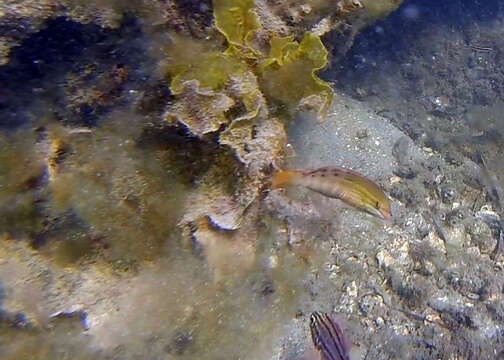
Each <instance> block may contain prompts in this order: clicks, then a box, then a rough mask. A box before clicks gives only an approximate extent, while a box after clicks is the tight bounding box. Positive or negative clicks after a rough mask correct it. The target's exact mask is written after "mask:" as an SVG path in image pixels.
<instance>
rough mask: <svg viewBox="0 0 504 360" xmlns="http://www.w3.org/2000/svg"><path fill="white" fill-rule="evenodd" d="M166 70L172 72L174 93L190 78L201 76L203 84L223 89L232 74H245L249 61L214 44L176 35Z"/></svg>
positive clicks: (198, 78)
mask: <svg viewBox="0 0 504 360" xmlns="http://www.w3.org/2000/svg"><path fill="white" fill-rule="evenodd" d="M162 70H163V72H166V73H169V74H171V75H172V81H171V86H170V89H171V91H172V93H173V94H180V93H182V91H183V88H184V84H183V83H184V82H185V81H188V80H198V81H199V84H200V87H201V88H208V89H211V90H221V89H222V88H223V87H224V86H225V85H226V84H227V82H228V81H229V78H230V76H239V75H242V74H244V73H245V72H246V70H247V65H246V64H245V63H244V62H242V61H240V59H238V58H234V57H230V56H228V55H226V54H224V53H223V52H221V51H217V50H215V49H213V48H212V47H211V46H210V44H207V43H203V42H198V41H195V40H193V39H187V38H184V37H181V36H174V37H173V41H172V45H171V46H170V49H169V54H168V60H167V61H166V63H165V64H164V66H163V69H162Z"/></svg>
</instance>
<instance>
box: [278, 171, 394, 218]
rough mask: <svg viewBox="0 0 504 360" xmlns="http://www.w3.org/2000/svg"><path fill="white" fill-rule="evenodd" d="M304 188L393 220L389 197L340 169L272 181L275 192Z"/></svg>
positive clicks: (288, 173) (288, 175)
mask: <svg viewBox="0 0 504 360" xmlns="http://www.w3.org/2000/svg"><path fill="white" fill-rule="evenodd" d="M288 186H304V187H307V188H308V189H310V190H313V191H316V192H318V193H321V194H323V195H325V196H328V197H331V198H336V199H340V200H341V201H343V202H345V203H347V204H348V205H351V206H353V207H356V208H358V209H360V210H362V211H365V212H367V213H369V214H371V215H374V216H377V217H379V218H380V219H384V220H389V219H391V218H392V213H391V212H390V204H389V202H388V199H387V197H386V196H385V193H384V192H383V191H382V190H381V189H380V188H379V187H378V185H376V184H375V183H374V182H372V181H371V180H369V179H367V178H366V177H364V176H363V175H361V174H359V173H358V172H356V171H352V170H347V169H343V168H340V167H323V168H320V169H317V170H310V171H301V170H285V171H279V172H277V173H276V174H274V175H273V178H272V179H271V188H272V189H279V188H284V187H288Z"/></svg>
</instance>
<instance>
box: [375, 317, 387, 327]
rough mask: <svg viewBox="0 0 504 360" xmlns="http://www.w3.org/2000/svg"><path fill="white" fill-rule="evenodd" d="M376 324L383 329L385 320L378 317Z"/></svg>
mask: <svg viewBox="0 0 504 360" xmlns="http://www.w3.org/2000/svg"><path fill="white" fill-rule="evenodd" d="M375 322H376V326H378V327H379V328H382V327H383V325H385V320H384V319H383V318H382V317H381V316H378V317H377V318H376V320H375Z"/></svg>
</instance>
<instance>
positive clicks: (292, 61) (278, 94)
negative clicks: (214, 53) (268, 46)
mask: <svg viewBox="0 0 504 360" xmlns="http://www.w3.org/2000/svg"><path fill="white" fill-rule="evenodd" d="M272 44H274V45H275V46H274V47H273V46H272V51H271V52H270V56H269V57H268V58H267V59H266V60H265V61H264V62H263V64H262V67H263V72H262V74H261V78H262V84H263V88H264V89H265V92H266V94H267V95H268V96H269V97H270V98H272V99H274V100H277V101H280V102H282V103H284V104H286V105H290V106H291V107H295V106H297V105H298V104H299V103H300V102H301V101H302V100H303V99H306V98H308V97H310V98H315V97H316V98H318V99H319V101H317V102H318V103H319V104H321V108H320V109H318V113H319V115H320V117H322V118H324V117H325V115H326V113H327V110H328V108H329V106H330V104H331V100H332V96H333V90H332V88H331V86H329V84H328V83H326V82H325V81H324V80H322V79H320V78H319V77H318V76H317V71H319V70H320V69H322V68H324V67H325V66H326V65H327V63H328V52H327V50H326V48H325V46H324V44H322V41H321V40H320V38H319V37H318V36H316V35H313V34H311V33H306V34H305V36H304V38H303V40H302V41H301V42H300V43H297V42H296V41H294V40H292V38H290V37H289V38H274V40H272ZM320 100H321V101H320ZM291 110H292V108H291Z"/></svg>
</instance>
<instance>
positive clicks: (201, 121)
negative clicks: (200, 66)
mask: <svg viewBox="0 0 504 360" xmlns="http://www.w3.org/2000/svg"><path fill="white" fill-rule="evenodd" d="M182 86H183V89H182V90H181V91H180V92H181V94H180V96H177V97H176V101H177V102H176V103H175V105H174V106H173V107H172V108H171V109H170V111H168V112H167V113H166V119H167V120H168V121H169V122H172V123H176V122H177V121H178V122H179V123H181V124H184V125H185V126H187V127H188V128H189V129H190V130H191V132H192V133H193V134H194V135H198V136H203V135H205V134H207V133H210V132H215V131H217V130H219V128H220V127H221V125H223V124H227V123H228V121H229V120H228V119H227V118H226V115H225V112H226V111H228V110H229V109H230V108H231V106H233V105H234V101H233V99H231V98H230V97H228V96H226V95H225V94H222V93H218V92H215V91H212V90H205V89H200V88H199V82H198V80H190V81H186V82H185V83H184V84H183V85H182Z"/></svg>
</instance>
